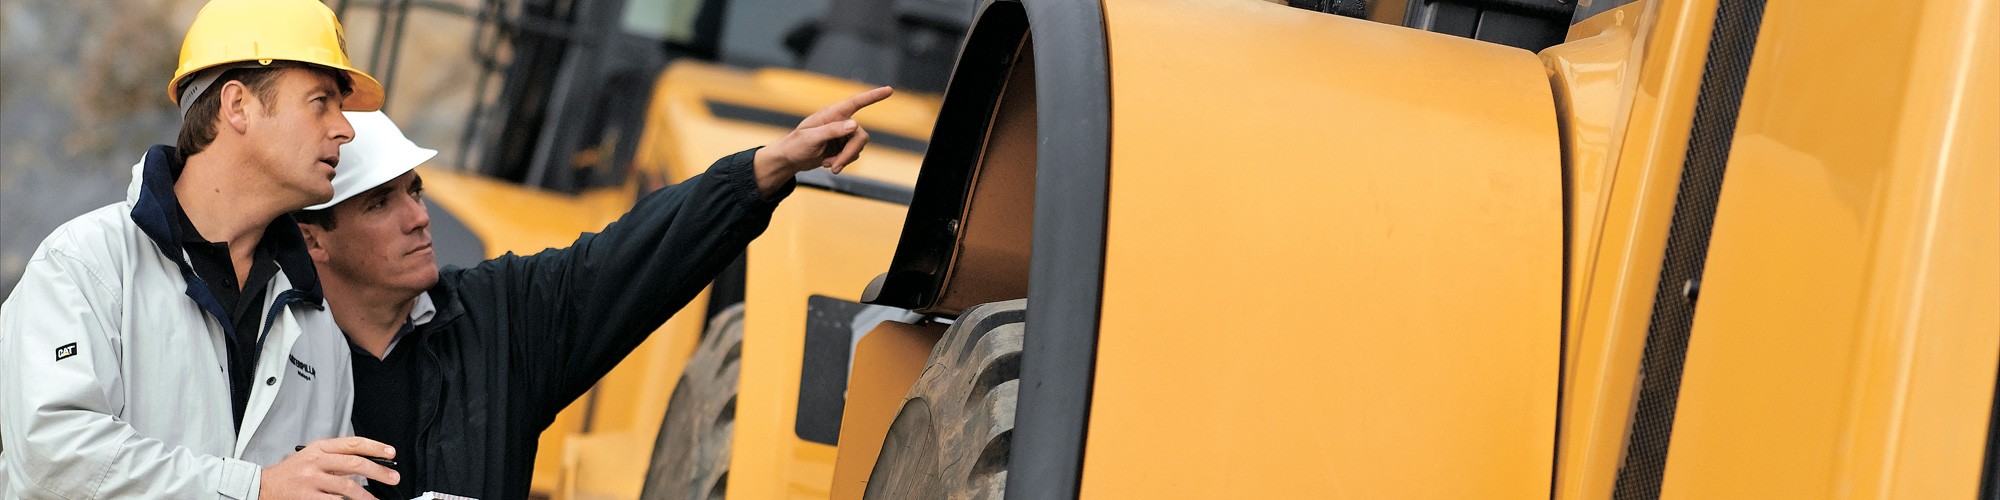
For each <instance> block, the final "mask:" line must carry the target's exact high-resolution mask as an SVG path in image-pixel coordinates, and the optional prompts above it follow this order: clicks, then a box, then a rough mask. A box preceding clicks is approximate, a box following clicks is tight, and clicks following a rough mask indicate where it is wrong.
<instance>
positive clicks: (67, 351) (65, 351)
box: [56, 342, 76, 361]
mask: <svg viewBox="0 0 2000 500" xmlns="http://www.w3.org/2000/svg"><path fill="white" fill-rule="evenodd" d="M75 355H76V343H75V342H70V343H69V345H66V346H62V347H57V348H56V361H62V360H64V359H68V358H69V357H70V356H75Z"/></svg>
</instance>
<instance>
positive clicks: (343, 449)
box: [313, 436, 396, 458]
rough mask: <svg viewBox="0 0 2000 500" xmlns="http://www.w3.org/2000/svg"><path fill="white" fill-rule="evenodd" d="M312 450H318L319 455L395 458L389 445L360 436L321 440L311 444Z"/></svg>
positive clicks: (393, 449) (394, 450) (393, 451)
mask: <svg viewBox="0 0 2000 500" xmlns="http://www.w3.org/2000/svg"><path fill="white" fill-rule="evenodd" d="M313 448H315V449H318V450H319V451H320V452H321V453H331V454H335V455H362V456H369V457H380V458H396V449H395V448H391V447H389V445H386V444H382V442H381V441H376V440H373V439H368V438H365V437H361V436H348V437H339V438H332V439H321V440H319V441H314V442H313Z"/></svg>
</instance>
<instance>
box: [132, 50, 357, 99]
mask: <svg viewBox="0 0 2000 500" xmlns="http://www.w3.org/2000/svg"><path fill="white" fill-rule="evenodd" d="M258 60H259V59H239V60H233V61H220V62H217V63H215V64H210V65H207V66H202V67H200V68H195V69H193V70H189V71H187V72H185V73H183V74H181V75H180V76H177V77H175V78H174V79H173V81H169V82H167V100H169V101H172V102H173V103H174V105H175V106H179V105H180V104H181V95H180V92H179V90H180V86H181V82H183V81H186V80H187V79H188V78H189V77H192V76H194V75H198V74H201V72H202V71H206V70H208V68H213V67H216V66H222V65H227V64H234V63H240V62H245V61H258ZM293 62H298V63H303V64H310V65H313V66H319V67H323V68H331V69H335V70H339V71H341V72H343V73H347V77H348V79H350V80H353V82H352V84H353V86H352V90H353V92H351V93H349V94H347V98H346V99H344V100H342V101H341V103H340V110H341V111H377V110H380V109H382V101H383V100H384V99H386V98H387V93H386V92H384V91H383V89H382V82H380V81H377V80H375V77H374V76H370V75H369V74H368V73H366V72H363V71H361V70H358V69H354V68H350V67H347V66H345V65H340V64H325V63H316V62H307V61H293ZM195 97H200V96H195Z"/></svg>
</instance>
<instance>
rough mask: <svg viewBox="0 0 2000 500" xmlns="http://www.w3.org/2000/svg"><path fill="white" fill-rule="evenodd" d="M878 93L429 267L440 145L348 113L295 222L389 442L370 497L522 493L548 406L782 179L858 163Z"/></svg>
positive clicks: (627, 347)
mask: <svg viewBox="0 0 2000 500" xmlns="http://www.w3.org/2000/svg"><path fill="white" fill-rule="evenodd" d="M890 92H891V91H890V89H889V88H888V87H883V88H878V89H875V90H872V91H868V92H863V93H861V94H857V95H855V96H854V97H850V98H848V99H847V100H845V101H842V102H840V103H836V104H833V105H831V106H828V107H827V108H825V109H822V110H820V111H819V112H818V113H814V114H813V115H812V116H810V117H807V118H806V119H805V120H804V121H803V122H801V123H800V124H799V126H798V128H797V129H795V130H793V131H792V132H791V133H790V134H788V135H786V136H784V137H782V138H779V139H778V140H776V141H773V142H771V143H770V144H767V145H765V146H764V147H761V148H757V149H752V150H749V151H744V152H741V153H737V154H734V155H730V156H728V157H725V158H722V159H721V160H718V161H716V162H715V164H714V165H713V166H711V167H709V170H708V172H707V173H704V174H702V175H698V176H695V177H694V178H691V179H688V180H687V181H686V182H682V183H680V184H676V185H674V186H672V187H668V188H666V189H662V190H660V191H657V192H654V193H652V194H649V195H647V196H645V197H643V198H641V199H640V200H639V201H638V203H636V204H635V205H634V206H633V207H632V209H631V211H629V212H627V213H626V214H625V215H624V216H623V217H620V218H619V219H618V221H617V222H613V223H611V225H609V226H606V227H605V228H604V230H603V231H602V232H599V233H595V234H591V233H585V234H583V235H581V236H579V237H578V238H577V239H576V242H575V243H573V244H572V245H570V246H569V247H568V248H562V249H550V250H546V251H543V252H541V253H537V254H535V255H531V256H525V257H524V256H516V255H512V254H509V255H507V256H503V257H500V258H497V259H493V260H488V261H485V262H482V263H479V264H478V265H475V266H473V267H471V268H466V269H460V268H451V269H445V270H444V271H443V272H442V273H440V272H439V271H438V268H437V262H436V257H435V254H434V252H433V250H432V248H431V237H430V230H429V226H430V217H429V216H428V215H427V212H426V210H425V206H424V201H423V178H422V177H421V176H420V175H418V173H417V172H416V171H415V170H414V169H415V168H416V167H417V165H418V164H421V163H423V162H424V161H426V160H429V159H430V158H431V157H432V156H433V155H435V154H436V152H434V151H431V150H428V149H424V148H420V147H417V145H415V144H413V143H411V142H410V141H409V140H408V139H405V138H404V137H403V135H402V132H401V131H399V130H398V129H397V128H396V125H395V124H394V123H391V122H390V121H389V119H388V118H387V117H385V116H383V115H381V114H380V113H349V115H348V117H349V120H350V121H352V122H353V123H354V125H355V130H356V131H357V132H359V134H358V135H357V138H356V139H355V142H353V143H349V144H348V145H346V146H344V147H342V148H341V158H342V163H341V165H342V166H341V169H340V173H339V175H338V176H337V177H335V178H334V182H333V184H334V196H333V200H332V201H330V202H328V203H326V204H322V205H318V206H314V207H312V209H310V210H307V211H304V212H300V213H299V214H296V217H297V219H298V220H299V222H300V231H301V232H302V233H303V234H304V236H305V241H306V246H307V248H308V249H309V251H310V252H311V254H312V257H313V262H314V263H315V264H317V265H318V266H319V270H320V276H321V277H322V279H323V280H324V283H325V284H326V298H327V305H328V307H330V308H331V309H332V310H333V315H334V318H335V319H336V320H337V321H338V322H339V324H340V328H341V330H343V331H344V332H345V333H346V334H347V338H348V340H349V341H350V342H352V347H351V349H352V354H353V358H354V359H353V362H354V378H355V399H356V401H357V403H356V405H355V408H354V428H355V431H356V433H357V434H359V435H361V436H366V437H370V438H373V439H377V440H381V441H383V442H385V443H388V444H389V445H392V446H394V447H396V449H397V450H400V451H401V453H400V454H399V455H398V457H399V458H398V459H397V461H398V462H400V463H399V464H398V469H400V471H401V472H402V474H403V476H402V477H403V482H402V483H401V484H398V485H395V486H393V487H392V486H388V485H370V487H369V490H370V491H371V492H373V493H375V494H377V495H380V496H382V497H384V498H388V497H392V496H394V497H404V498H408V497H414V496H416V495H418V494H421V493H422V492H425V491H438V492H442V493H449V494H454V495H466V496H471V497H477V498H525V497H527V495H528V482H529V478H530V477H531V476H533V467H534V462H535V448H536V445H537V437H538V436H540V435H541V433H542V431H543V430H544V429H546V428H547V427H548V425H549V423H550V422H552V421H554V420H555V416H556V413H557V412H559V411H561V410H562V409H563V408H564V407H566V406H568V405H569V403H570V402H571V401H572V400H575V399H576V398H577V397H578V396H580V395H582V394H583V392H584V391H585V390H587V389H589V388H590V386H592V385H594V384H596V383H597V380H598V379H599V378H602V377H603V376H604V374H605V373H607V372H609V371H610V370H611V368H612V367H613V366H614V365H616V364H617V363H618V361H619V360H620V359H623V358H624V357H625V355H626V354H628V353H630V352H631V351H632V349H634V348H636V347H638V345H639V343H640V342H641V341H643V340H645V338H646V335H647V334H650V333H652V332H653V331H654V330H656V329H658V328H659V326H660V324H662V323H664V322H666V320H667V317H668V316H670V315H672V314H673V313H674V312H675V311H677V310H679V309H680V308H681V307H682V306H684V305H686V304H687V302H688V301H689V300H691V299H693V298H694V296H695V294H697V293H699V292H700V291H701V289H702V288H703V287H705V286H706V285H707V284H708V283H709V282H711V281H714V279H715V276H716V275H717V274H720V273H721V272H722V269H723V268H724V267H725V266H727V265H728V264H729V263H730V262H731V261H732V260H734V259H735V258H736V256H737V255H740V254H741V253H742V252H743V250H744V248H745V247H746V246H747V245H749V243H750V240H751V239H754V238H756V237H757V235H758V234H761V233H762V232H763V231H764V228H765V226H766V225H768V224H769V223H770V219H771V211H772V210H773V209H775V208H776V207H777V204H778V202H779V201H781V200H782V199H784V197H785V196H786V195H788V194H789V193H790V191H791V189H792V187H793V185H794V184H793V182H792V177H793V176H794V175H795V174H797V173H799V172H804V171H807V170H812V169H814V168H819V167H821V166H827V167H830V168H831V169H832V170H833V171H834V172H836V173H838V172H839V171H840V170H841V169H842V168H844V167H846V165H847V164H848V163H850V162H852V161H854V158H855V157H857V156H858V155H860V153H861V149H862V148H863V147H864V146H865V145H866V144H867V143H868V133H867V132H866V131H864V130H861V129H860V127H858V126H857V125H855V123H854V121H853V120H852V119H851V117H852V116H853V115H854V113H855V112H856V111H859V110H860V109H861V108H863V107H866V106H868V105H870V104H874V103H876V102H879V101H881V100H882V99H886V98H888V97H889V94H890ZM843 141H844V144H845V146H844V147H839V146H830V145H838V144H842V143H843Z"/></svg>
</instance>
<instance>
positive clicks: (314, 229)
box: [299, 223, 326, 264]
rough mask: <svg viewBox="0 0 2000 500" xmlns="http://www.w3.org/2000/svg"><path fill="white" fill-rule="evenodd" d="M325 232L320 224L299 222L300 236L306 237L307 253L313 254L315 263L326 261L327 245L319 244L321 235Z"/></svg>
mask: <svg viewBox="0 0 2000 500" xmlns="http://www.w3.org/2000/svg"><path fill="white" fill-rule="evenodd" d="M325 234H326V233H324V232H321V231H320V228H319V226H315V225H312V224H304V223H301V224H299V236H302V237H304V238H305V240H306V253H308V254H311V255H312V259H313V264H325V263H326V247H324V246H321V245H320V244H319V238H320V236H323V235H325Z"/></svg>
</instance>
